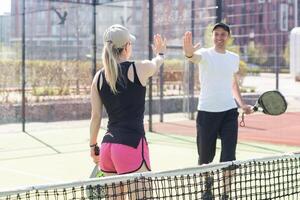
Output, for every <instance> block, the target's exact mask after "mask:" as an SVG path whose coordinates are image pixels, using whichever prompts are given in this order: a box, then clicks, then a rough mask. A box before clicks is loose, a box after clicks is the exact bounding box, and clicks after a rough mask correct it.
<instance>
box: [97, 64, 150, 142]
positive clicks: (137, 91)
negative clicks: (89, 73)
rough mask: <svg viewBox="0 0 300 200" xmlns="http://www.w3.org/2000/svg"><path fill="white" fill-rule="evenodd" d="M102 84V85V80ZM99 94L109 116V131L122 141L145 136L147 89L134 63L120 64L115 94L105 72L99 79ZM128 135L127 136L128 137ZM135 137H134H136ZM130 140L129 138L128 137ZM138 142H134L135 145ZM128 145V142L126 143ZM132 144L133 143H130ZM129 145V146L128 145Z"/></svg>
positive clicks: (102, 72)
mask: <svg viewBox="0 0 300 200" xmlns="http://www.w3.org/2000/svg"><path fill="white" fill-rule="evenodd" d="M130 67H132V68H133V72H134V79H133V81H131V80H129V78H128V71H129V68H130ZM101 79H102V80H103V81H102V84H100V80H101ZM97 86H98V92H99V94H100V97H101V100H102V102H103V105H104V107H105V109H106V111H107V114H108V119H109V121H108V127H107V129H108V131H109V132H112V133H113V135H115V134H118V133H120V134H118V136H115V138H114V139H115V140H116V137H118V138H120V139H121V140H122V141H124V140H126V139H124V138H126V137H128V134H130V135H131V136H133V135H135V136H136V138H137V140H138V139H139V138H140V137H141V136H143V135H144V134H145V132H144V125H143V119H144V110H145V94H146V87H144V86H142V85H141V83H140V81H139V78H138V76H137V73H136V67H135V64H134V62H129V61H126V62H122V63H120V64H119V76H118V81H117V83H116V89H117V93H116V94H115V93H113V92H112V90H111V88H110V86H109V84H108V83H107V80H106V79H105V73H104V70H103V71H101V72H100V75H99V78H98V84H97ZM126 135H127V136H126ZM135 136H133V137H135ZM128 138H129V137H128ZM137 142H138V141H136V142H134V143H135V144H136V143H137ZM126 143H127V142H126ZM129 143H131V142H129ZM128 145H129V144H128Z"/></svg>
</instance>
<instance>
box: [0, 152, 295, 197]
mask: <svg viewBox="0 0 300 200" xmlns="http://www.w3.org/2000/svg"><path fill="white" fill-rule="evenodd" d="M206 198H207V199H221V200H225V199H251V200H252V199H299V198H300V155H299V154H290V155H283V156H280V157H272V158H265V159H259V160H249V161H242V162H232V163H229V164H228V163H224V164H215V165H207V166H203V167H198V168H188V169H183V170H174V171H168V172H160V173H144V174H134V175H124V176H116V177H106V178H100V179H93V180H89V181H85V182H84V181H83V182H73V183H71V184H60V185H49V186H34V187H29V188H27V189H23V190H16V191H10V192H4V191H3V192H1V193H0V199H1V200H4V199H5V200H8V199H206Z"/></svg>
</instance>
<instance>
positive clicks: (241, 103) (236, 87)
mask: <svg viewBox="0 0 300 200" xmlns="http://www.w3.org/2000/svg"><path fill="white" fill-rule="evenodd" d="M232 94H233V97H234V98H235V100H236V101H237V103H238V104H239V106H240V107H241V109H243V111H244V113H246V114H250V113H252V112H253V111H252V106H250V105H247V104H245V102H244V101H243V98H242V95H241V91H240V87H239V84H238V80H237V75H236V74H234V77H233V83H232Z"/></svg>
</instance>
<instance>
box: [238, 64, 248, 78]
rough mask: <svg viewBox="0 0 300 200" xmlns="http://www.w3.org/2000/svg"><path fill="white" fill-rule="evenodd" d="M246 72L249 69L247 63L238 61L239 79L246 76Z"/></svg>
mask: <svg viewBox="0 0 300 200" xmlns="http://www.w3.org/2000/svg"><path fill="white" fill-rule="evenodd" d="M248 70H249V68H248V66H247V63H246V62H245V61H243V60H240V65H239V72H238V73H239V75H240V76H241V77H245V76H246V75H247V73H248Z"/></svg>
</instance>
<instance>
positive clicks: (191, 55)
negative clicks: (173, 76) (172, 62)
mask: <svg viewBox="0 0 300 200" xmlns="http://www.w3.org/2000/svg"><path fill="white" fill-rule="evenodd" d="M184 56H185V57H186V58H192V57H193V56H194V55H191V56H187V55H184Z"/></svg>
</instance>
